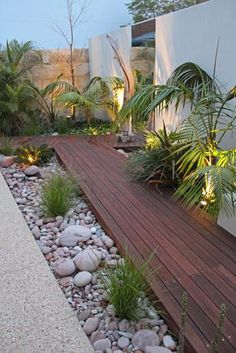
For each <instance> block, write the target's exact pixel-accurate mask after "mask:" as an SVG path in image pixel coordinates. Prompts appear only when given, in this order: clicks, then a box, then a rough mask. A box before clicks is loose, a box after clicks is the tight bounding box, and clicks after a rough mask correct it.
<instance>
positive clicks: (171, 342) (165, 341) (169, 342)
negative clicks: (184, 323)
mask: <svg viewBox="0 0 236 353" xmlns="http://www.w3.org/2000/svg"><path fill="white" fill-rule="evenodd" d="M163 344H164V346H165V347H166V348H169V349H171V350H172V351H173V350H174V349H175V348H176V342H175V341H174V340H173V338H172V337H171V336H170V335H166V336H164V338H163Z"/></svg>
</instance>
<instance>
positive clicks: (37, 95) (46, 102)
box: [30, 75, 73, 127]
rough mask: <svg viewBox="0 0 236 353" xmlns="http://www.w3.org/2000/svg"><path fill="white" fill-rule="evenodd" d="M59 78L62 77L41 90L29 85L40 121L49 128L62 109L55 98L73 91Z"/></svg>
mask: <svg viewBox="0 0 236 353" xmlns="http://www.w3.org/2000/svg"><path fill="white" fill-rule="evenodd" d="M61 77H62V75H61V76H59V77H58V78H57V80H56V81H54V82H52V83H50V84H48V85H47V86H45V87H44V88H42V89H40V88H38V87H35V86H34V85H33V84H31V85H30V92H31V98H32V99H33V100H34V103H35V104H36V105H37V107H38V109H39V111H40V117H41V120H43V121H44V123H45V124H46V125H47V126H49V127H52V126H53V125H54V124H55V123H57V120H58V119H60V117H61V115H62V110H63V108H62V105H61V104H60V103H59V102H58V101H57V98H58V97H59V96H60V95H62V94H64V93H65V92H68V91H70V90H71V89H73V86H71V84H69V83H68V82H66V81H62V80H60V78H61Z"/></svg>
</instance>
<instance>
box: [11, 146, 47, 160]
mask: <svg viewBox="0 0 236 353" xmlns="http://www.w3.org/2000/svg"><path fill="white" fill-rule="evenodd" d="M16 155H17V160H18V161H19V162H21V163H24V164H29V165H33V164H34V165H41V164H45V163H47V162H48V161H49V160H50V159H51V157H52V156H53V151H52V149H50V148H49V147H48V145H46V144H42V145H40V146H39V147H36V146H31V145H23V146H20V147H18V148H17V149H16Z"/></svg>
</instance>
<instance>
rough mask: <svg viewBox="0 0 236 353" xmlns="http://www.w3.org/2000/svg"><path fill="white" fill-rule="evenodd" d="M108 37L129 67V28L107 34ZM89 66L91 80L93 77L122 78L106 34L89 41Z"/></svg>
mask: <svg viewBox="0 0 236 353" xmlns="http://www.w3.org/2000/svg"><path fill="white" fill-rule="evenodd" d="M109 36H110V37H111V38H112V39H113V40H114V41H115V43H116V45H117V48H118V49H119V52H120V53H121V55H122V59H123V61H124V62H125V64H126V65H127V66H130V53H131V40H132V39H131V27H130V26H127V27H124V28H120V29H119V30H117V31H114V32H111V33H109ZM89 65H90V78H91V79H92V78H93V77H95V76H101V77H112V76H116V77H119V78H123V72H122V70H121V68H120V65H119V64H118V62H117V60H116V58H115V54H114V51H113V49H112V47H111V44H110V42H109V41H108V39H107V34H103V35H101V36H97V37H93V38H91V39H89Z"/></svg>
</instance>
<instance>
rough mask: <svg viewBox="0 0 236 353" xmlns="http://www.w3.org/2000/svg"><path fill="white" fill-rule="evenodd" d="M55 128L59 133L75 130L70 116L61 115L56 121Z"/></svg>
mask: <svg viewBox="0 0 236 353" xmlns="http://www.w3.org/2000/svg"><path fill="white" fill-rule="evenodd" d="M54 129H55V131H56V132H58V133H59V134H68V133H70V132H71V131H73V123H72V121H71V119H70V118H67V117H65V116H60V117H57V119H56V120H55V122H54Z"/></svg>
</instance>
